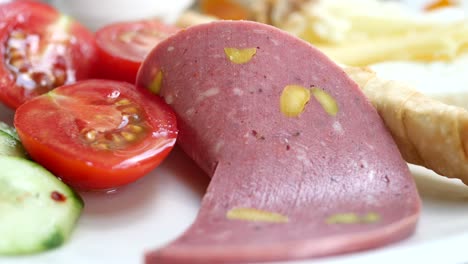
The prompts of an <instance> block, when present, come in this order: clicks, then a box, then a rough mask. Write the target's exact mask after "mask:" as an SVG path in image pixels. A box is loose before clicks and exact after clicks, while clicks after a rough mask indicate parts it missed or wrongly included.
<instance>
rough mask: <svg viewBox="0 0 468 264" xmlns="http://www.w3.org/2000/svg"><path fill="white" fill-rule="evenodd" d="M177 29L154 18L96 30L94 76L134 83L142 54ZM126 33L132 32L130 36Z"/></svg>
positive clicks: (116, 24) (142, 58) (115, 24)
mask: <svg viewBox="0 0 468 264" xmlns="http://www.w3.org/2000/svg"><path fill="white" fill-rule="evenodd" d="M179 30H180V29H179V28H177V27H175V26H172V25H168V24H164V23H162V22H160V21H157V20H139V21H127V22H119V23H113V24H110V25H107V26H105V27H103V28H101V29H99V30H97V31H96V43H97V48H98V54H99V72H98V77H99V78H103V79H110V80H118V81H126V82H129V83H135V80H136V75H137V72H138V69H139V68H140V65H141V63H142V61H143V60H144V58H145V57H146V55H147V54H148V53H149V52H150V51H151V49H152V48H153V47H154V46H156V45H157V44H158V43H159V42H160V41H162V40H164V39H166V38H167V37H169V36H170V35H172V34H175V33H177V32H178V31H179ZM129 33H135V34H132V35H131V36H130V35H128V34H129ZM125 34H127V36H125ZM122 37H123V38H122ZM125 38H128V39H127V40H125Z"/></svg>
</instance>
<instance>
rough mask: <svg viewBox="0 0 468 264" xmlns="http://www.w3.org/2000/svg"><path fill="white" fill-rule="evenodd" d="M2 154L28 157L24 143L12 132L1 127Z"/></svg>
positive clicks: (0, 142) (0, 148)
mask: <svg viewBox="0 0 468 264" xmlns="http://www.w3.org/2000/svg"><path fill="white" fill-rule="evenodd" d="M0 155H6V156H15V157H20V158H24V159H28V155H27V152H26V150H25V149H24V147H23V145H22V144H21V142H20V141H19V140H17V139H16V138H15V137H14V136H12V135H11V134H9V133H7V132H5V131H3V130H1V129H0Z"/></svg>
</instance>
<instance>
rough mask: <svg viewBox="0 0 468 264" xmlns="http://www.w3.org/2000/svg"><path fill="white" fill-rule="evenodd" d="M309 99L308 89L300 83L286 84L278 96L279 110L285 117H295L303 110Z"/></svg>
mask: <svg viewBox="0 0 468 264" xmlns="http://www.w3.org/2000/svg"><path fill="white" fill-rule="evenodd" d="M309 100H310V90H309V89H307V88H305V87H303V86H300V85H288V86H286V87H285V88H284V89H283V93H282V94H281V97H280V109H281V112H282V113H283V114H284V115H286V116H287V117H297V116H299V115H300V114H302V112H304V109H305V106H306V105H307V103H308V102H309Z"/></svg>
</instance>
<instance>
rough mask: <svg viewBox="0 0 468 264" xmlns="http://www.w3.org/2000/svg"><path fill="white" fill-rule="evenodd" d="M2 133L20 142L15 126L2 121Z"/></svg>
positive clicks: (0, 122)
mask: <svg viewBox="0 0 468 264" xmlns="http://www.w3.org/2000/svg"><path fill="white" fill-rule="evenodd" d="M0 131H3V132H5V133H7V134H8V135H10V136H12V137H13V138H15V139H16V140H18V141H20V139H19V136H18V133H16V129H15V128H14V127H13V126H10V125H8V124H7V123H4V122H2V121H0Z"/></svg>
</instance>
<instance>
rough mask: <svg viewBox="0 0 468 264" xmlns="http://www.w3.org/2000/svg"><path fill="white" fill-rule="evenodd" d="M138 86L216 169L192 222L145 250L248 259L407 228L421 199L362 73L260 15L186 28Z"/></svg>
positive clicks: (178, 259)
mask: <svg viewBox="0 0 468 264" xmlns="http://www.w3.org/2000/svg"><path fill="white" fill-rule="evenodd" d="M137 82H138V85H140V86H141V87H144V88H147V89H150V90H152V91H153V92H155V93H159V94H160V95H161V96H162V97H164V98H165V100H166V102H167V103H169V104H170V105H172V107H173V108H174V109H175V111H176V113H177V115H178V118H179V124H180V137H179V143H180V146H181V147H182V148H183V149H184V151H185V152H186V153H187V154H188V155H189V156H190V157H191V158H193V159H194V160H195V161H196V162H197V163H198V165H199V166H200V167H201V168H203V169H204V171H205V172H206V173H207V174H209V175H210V176H211V177H212V181H211V183H210V186H209V188H208V191H207V194H206V195H205V197H204V198H203V202H202V206H201V210H200V212H199V215H198V217H197V219H196V221H195V223H194V224H193V225H192V226H191V228H190V229H189V230H188V231H186V232H185V233H184V234H183V235H182V236H181V237H180V238H179V239H177V240H176V241H174V242H173V243H171V244H170V245H168V246H167V247H164V248H162V249H159V250H156V251H153V252H149V253H148V254H147V255H146V262H147V263H247V262H248V263H252V262H263V261H277V260H289V259H300V258H312V257H320V256H327V255H334V254H342V253H347V252H353V251H358V250H364V249H369V248H375V247H378V246H382V245H386V244H388V243H391V242H395V241H398V240H400V239H403V238H406V237H408V236H409V235H410V234H411V233H413V231H414V230H415V226H416V223H417V219H418V216H419V211H420V199H419V196H418V193H417V190H416V187H415V184H414V182H413V179H412V177H411V175H410V172H409V170H408V167H407V165H406V163H405V162H404V161H403V160H402V158H401V155H400V153H399V152H398V149H397V147H396V145H395V143H394V141H393V139H392V138H391V136H390V134H389V132H388V131H387V129H386V127H385V126H384V124H383V123H382V120H381V119H380V118H379V116H378V114H377V112H376V110H375V109H374V108H373V107H372V106H371V105H370V103H369V102H368V101H367V99H366V98H365V97H364V96H363V94H362V93H361V91H360V90H359V89H358V87H357V85H356V84H355V83H354V82H353V81H352V80H351V79H349V78H348V77H347V75H346V74H345V73H344V72H343V71H342V70H341V69H340V68H339V67H338V66H337V65H335V64H334V63H333V62H332V61H330V60H329V59H328V58H327V57H326V56H324V55H323V54H322V53H320V52H319V51H318V50H316V49H315V48H313V47H311V46H310V45H309V44H307V43H305V42H303V41H301V40H299V39H296V38H294V37H292V36H290V35H288V34H286V33H284V32H282V31H280V30H278V29H275V28H273V27H270V26H267V25H263V24H258V23H255V22H245V21H244V22H233V21H220V22H214V23H210V24H204V25H199V26H194V27H191V28H189V29H187V30H184V31H182V32H180V33H178V34H176V35H175V36H173V37H170V38H169V39H167V40H166V41H163V42H162V43H161V44H160V45H158V46H157V47H156V48H155V49H154V50H153V51H152V52H151V53H150V54H149V55H148V57H147V59H146V60H145V61H144V63H143V65H142V68H141V69H140V72H139V75H138V78H137Z"/></svg>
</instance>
